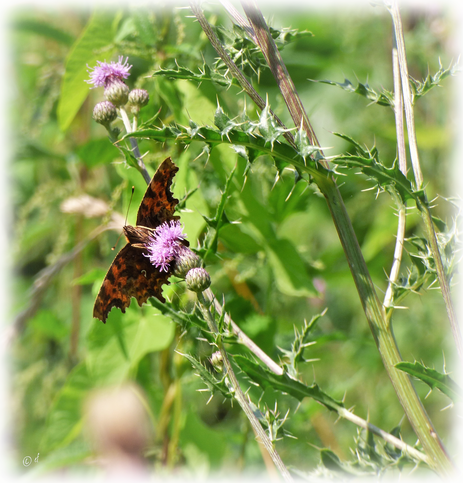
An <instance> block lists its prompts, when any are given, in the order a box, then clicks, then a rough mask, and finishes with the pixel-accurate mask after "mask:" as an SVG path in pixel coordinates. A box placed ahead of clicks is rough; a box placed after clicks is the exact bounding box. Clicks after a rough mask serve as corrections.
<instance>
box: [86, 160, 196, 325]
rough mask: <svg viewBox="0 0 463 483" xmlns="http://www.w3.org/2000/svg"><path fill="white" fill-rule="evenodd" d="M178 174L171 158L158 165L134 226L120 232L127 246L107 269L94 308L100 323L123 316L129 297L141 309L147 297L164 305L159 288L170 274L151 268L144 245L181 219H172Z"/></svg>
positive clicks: (175, 201)
mask: <svg viewBox="0 0 463 483" xmlns="http://www.w3.org/2000/svg"><path fill="white" fill-rule="evenodd" d="M177 171H178V167H177V166H175V164H174V163H173V162H172V159H171V158H167V159H165V160H164V161H163V162H162V163H161V165H160V166H159V168H158V169H157V171H156V173H155V174H154V176H153V178H152V180H151V182H150V184H149V185H148V188H147V190H146V193H145V195H144V197H143V200H142V202H141V204H140V207H139V208H138V214H137V222H136V226H130V225H126V226H124V228H123V230H124V234H125V236H126V238H127V241H128V243H127V245H125V247H124V248H123V249H122V250H121V251H120V252H119V253H118V254H117V256H116V258H115V259H114V261H113V263H112V264H111V266H110V267H109V270H108V273H107V274H106V277H105V278H104V281H103V284H102V285H101V288H100V291H99V293H98V296H97V298H96V300H95V305H94V307H93V317H95V318H96V319H100V320H101V321H103V323H106V319H107V317H108V314H109V312H110V311H111V309H112V308H113V307H117V308H119V309H121V311H122V312H123V313H125V309H126V308H127V307H128V306H129V305H130V302H131V299H132V297H135V298H136V299H137V302H138V305H139V306H140V307H141V306H142V304H144V303H145V302H146V301H147V300H148V298H149V297H156V298H157V299H159V300H160V301H161V302H165V299H164V297H163V296H162V286H163V285H168V284H169V282H168V278H169V277H170V275H171V273H170V270H168V271H167V272H166V271H160V270H159V269H158V268H156V267H155V266H153V265H152V264H151V263H150V259H149V258H148V257H147V256H146V255H147V254H148V252H147V250H146V248H145V245H146V244H147V243H149V241H150V239H151V236H152V234H153V233H154V231H155V229H156V228H157V227H158V226H160V225H162V224H163V223H164V222H166V221H167V222H171V221H173V220H178V219H179V218H180V217H179V216H174V211H175V207H176V206H177V204H178V200H177V199H176V198H174V197H173V195H172V192H171V191H170V186H171V184H172V180H173V178H174V176H175V174H176V173H177ZM185 244H187V242H185Z"/></svg>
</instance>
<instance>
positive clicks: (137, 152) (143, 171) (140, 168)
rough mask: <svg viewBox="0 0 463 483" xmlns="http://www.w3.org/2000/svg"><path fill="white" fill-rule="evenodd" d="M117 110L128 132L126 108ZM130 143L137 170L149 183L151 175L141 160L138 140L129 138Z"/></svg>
mask: <svg viewBox="0 0 463 483" xmlns="http://www.w3.org/2000/svg"><path fill="white" fill-rule="evenodd" d="M119 112H120V114H121V118H122V122H123V123H124V126H125V130H126V131H127V134H130V133H131V132H133V131H132V126H131V124H130V119H129V116H128V115H127V112H126V110H125V109H124V108H123V107H120V108H119ZM129 141H130V145H131V146H132V150H133V154H134V156H135V158H136V159H137V164H138V171H140V173H141V174H142V176H143V179H144V180H145V181H146V184H148V185H149V184H150V182H151V176H150V175H149V173H148V171H147V169H146V166H145V163H144V162H143V159H142V157H141V153H140V148H139V147H138V142H137V140H136V139H134V138H129Z"/></svg>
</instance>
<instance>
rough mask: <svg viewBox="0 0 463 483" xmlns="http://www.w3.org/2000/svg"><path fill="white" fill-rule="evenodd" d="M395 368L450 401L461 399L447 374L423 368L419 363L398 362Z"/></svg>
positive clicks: (456, 386)
mask: <svg viewBox="0 0 463 483" xmlns="http://www.w3.org/2000/svg"><path fill="white" fill-rule="evenodd" d="M395 367H396V368H397V369H400V370H401V371H404V372H406V373H407V374H410V375H411V376H414V377H416V378H417V379H419V380H420V381H423V382H424V383H425V384H427V385H428V386H429V387H430V388H431V389H439V391H441V392H443V393H444V394H445V395H446V396H448V397H449V398H450V399H451V400H452V401H456V400H459V399H460V398H461V393H462V391H461V388H460V387H459V386H458V385H457V384H456V383H455V381H454V380H453V379H451V378H450V376H448V375H447V374H442V373H441V372H438V371H436V370H435V369H430V368H429V367H425V366H423V365H422V364H420V363H419V362H415V363H414V364H412V363H411V362H399V363H398V364H396V365H395Z"/></svg>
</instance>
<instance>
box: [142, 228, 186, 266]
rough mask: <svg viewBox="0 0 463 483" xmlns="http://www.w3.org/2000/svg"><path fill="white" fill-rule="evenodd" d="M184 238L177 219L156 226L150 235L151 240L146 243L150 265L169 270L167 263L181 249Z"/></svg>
mask: <svg viewBox="0 0 463 483" xmlns="http://www.w3.org/2000/svg"><path fill="white" fill-rule="evenodd" d="M185 238H186V235H185V234H184V233H183V228H182V225H181V224H180V222H179V221H171V222H170V223H169V222H167V221H166V222H164V223H163V224H162V225H160V226H158V228H156V231H155V232H154V233H153V235H152V236H151V242H150V243H149V244H148V245H146V249H147V250H148V254H147V255H145V256H146V257H148V258H149V259H150V262H151V264H152V265H154V266H155V267H156V268H159V270H160V271H161V272H167V271H168V270H169V268H170V267H169V264H170V262H172V261H173V260H174V258H176V257H177V256H178V255H179V254H180V253H181V251H182V247H183V245H182V244H181V241H182V240H184V239H185Z"/></svg>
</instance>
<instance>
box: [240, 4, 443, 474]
mask: <svg viewBox="0 0 463 483" xmlns="http://www.w3.org/2000/svg"><path fill="white" fill-rule="evenodd" d="M242 4H243V9H244V10H245V13H246V15H247V17H248V20H249V22H250V24H251V26H252V27H253V29H254V32H255V35H256V37H257V39H258V43H259V46H260V48H261V51H262V53H263V54H264V57H265V59H266V61H267V63H268V64H269V66H270V69H271V70H272V72H273V73H274V75H275V78H276V81H277V83H278V84H279V85H282V84H283V85H284V86H285V88H284V89H283V90H282V95H283V97H284V98H285V102H286V105H287V106H288V109H289V110H290V114H291V117H292V118H293V122H294V124H295V125H296V126H302V127H303V128H304V129H305V131H306V134H307V136H308V138H309V139H314V140H316V137H315V136H314V135H313V131H312V128H311V125H310V122H308V123H307V122H305V121H304V120H305V118H306V117H307V115H306V114H305V112H304V114H302V113H301V109H302V110H303V106H302V103H301V101H300V100H295V99H287V98H288V97H297V98H299V96H298V94H297V91H296V90H295V88H294V87H293V86H294V84H293V83H292V81H289V80H287V81H284V82H283V79H282V78H281V77H282V75H283V74H284V76H285V77H286V76H287V77H288V78H289V73H288V72H287V69H286V68H285V67H283V66H279V67H278V66H274V65H272V64H275V63H277V64H283V60H282V58H281V55H280V54H279V53H277V52H278V49H277V47H276V45H275V42H274V41H273V38H272V36H271V34H270V32H269V29H268V26H267V24H266V23H265V20H264V18H263V16H262V13H261V12H260V11H259V9H258V8H257V5H256V4H255V2H253V1H243V2H242ZM283 65H284V64H283ZM314 180H315V182H316V183H317V185H318V187H319V188H320V190H321V191H322V193H323V194H324V196H325V199H326V201H327V204H328V206H329V209H330V212H331V215H332V218H333V221H334V224H335V226H336V230H337V232H338V236H339V238H340V241H341V244H342V246H343V249H344V253H345V255H346V258H347V261H348V264H349V268H350V270H351V273H352V276H353V279H354V282H355V285H356V287H357V291H358V293H359V297H360V301H361V303H362V307H363V310H364V312H365V315H366V318H367V321H368V324H369V326H370V330H371V332H372V334H373V338H374V340H375V343H376V345H377V347H378V350H379V353H380V355H381V358H382V360H383V364H384V367H385V369H386V371H387V373H388V375H389V378H390V379H391V382H392V385H393V387H394V389H395V391H396V394H397V396H398V398H399V401H400V403H401V405H402V407H403V409H404V411H405V414H406V415H407V417H408V419H409V421H410V423H411V425H412V427H413V429H414V431H415V433H416V435H417V436H418V438H419V439H420V442H421V444H422V445H423V448H424V450H425V452H426V454H427V455H428V456H429V458H430V460H431V466H432V467H433V468H434V469H436V471H438V472H439V473H441V474H443V475H449V474H450V472H451V469H450V459H449V456H448V455H447V453H446V451H445V449H444V446H443V444H442V442H441V441H440V439H439V437H438V435H437V433H436V431H435V430H434V427H433V425H432V422H431V420H430V419H429V416H428V415H427V413H426V411H425V409H424V407H423V405H422V404H421V401H420V399H419V397H418V395H417V393H416V391H415V388H414V387H413V384H412V383H411V380H410V378H409V377H408V375H407V374H405V373H404V372H402V371H400V370H398V369H396V368H395V365H396V364H397V363H399V362H401V360H402V359H401V356H400V353H399V349H398V347H397V344H396V341H395V339H394V335H393V332H392V326H391V325H390V324H388V322H387V320H386V315H385V311H384V309H383V306H382V305H381V303H380V301H379V299H378V296H377V294H376V291H375V288H374V285H373V282H372V280H371V277H370V274H369V272H368V268H367V266H366V263H365V260H364V258H363V255H362V252H361V250H360V246H359V244H358V241H357V238H356V236H355V232H354V229H353V227H352V224H351V221H350V218H349V216H348V214H347V211H346V208H345V205H344V202H343V200H342V197H341V194H340V192H339V190H338V187H337V186H336V182H335V180H334V178H333V176H332V175H329V176H328V177H325V176H321V175H318V176H314Z"/></svg>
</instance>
